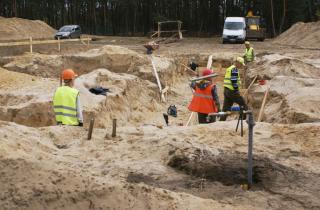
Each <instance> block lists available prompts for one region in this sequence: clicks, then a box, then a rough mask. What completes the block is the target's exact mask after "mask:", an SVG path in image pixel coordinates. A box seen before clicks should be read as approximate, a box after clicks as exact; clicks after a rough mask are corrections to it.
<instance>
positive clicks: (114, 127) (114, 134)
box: [111, 119, 117, 137]
mask: <svg viewBox="0 0 320 210" xmlns="http://www.w3.org/2000/svg"><path fill="white" fill-rule="evenodd" d="M111 136H112V137H116V136H117V119H113V120H112V135H111Z"/></svg>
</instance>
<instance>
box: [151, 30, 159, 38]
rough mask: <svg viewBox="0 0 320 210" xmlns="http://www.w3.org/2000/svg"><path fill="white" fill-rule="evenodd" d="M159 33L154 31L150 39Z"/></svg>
mask: <svg viewBox="0 0 320 210" xmlns="http://www.w3.org/2000/svg"><path fill="white" fill-rule="evenodd" d="M158 33H159V32H158V31H156V32H155V33H154V34H152V35H151V38H152V37H154V36H155V35H157V34H158Z"/></svg>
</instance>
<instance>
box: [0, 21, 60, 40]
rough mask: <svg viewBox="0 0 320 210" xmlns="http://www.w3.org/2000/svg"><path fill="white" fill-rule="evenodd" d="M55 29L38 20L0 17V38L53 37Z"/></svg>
mask: <svg viewBox="0 0 320 210" xmlns="http://www.w3.org/2000/svg"><path fill="white" fill-rule="evenodd" d="M54 33H55V29H53V28H51V27H50V26H49V25H47V24H46V23H45V22H43V21H40V20H27V19H21V18H4V17H0V40H15V39H29V37H32V38H33V39H42V38H53V35H54Z"/></svg>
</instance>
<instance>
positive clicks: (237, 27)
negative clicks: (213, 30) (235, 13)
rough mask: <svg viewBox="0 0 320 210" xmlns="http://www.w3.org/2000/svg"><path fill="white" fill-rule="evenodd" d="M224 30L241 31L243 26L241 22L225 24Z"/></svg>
mask: <svg viewBox="0 0 320 210" xmlns="http://www.w3.org/2000/svg"><path fill="white" fill-rule="evenodd" d="M224 28H225V29H229V30H241V29H243V28H244V24H243V23H242V22H225V23H224Z"/></svg>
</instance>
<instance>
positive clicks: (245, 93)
mask: <svg viewBox="0 0 320 210" xmlns="http://www.w3.org/2000/svg"><path fill="white" fill-rule="evenodd" d="M257 77H258V75H256V76H255V77H254V78H253V80H252V82H251V83H250V85H249V87H248V88H247V89H246V91H245V92H244V94H243V96H244V97H245V96H246V95H247V93H248V91H249V89H250V88H251V86H252V85H253V84H254V82H255V81H256V79H257Z"/></svg>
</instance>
